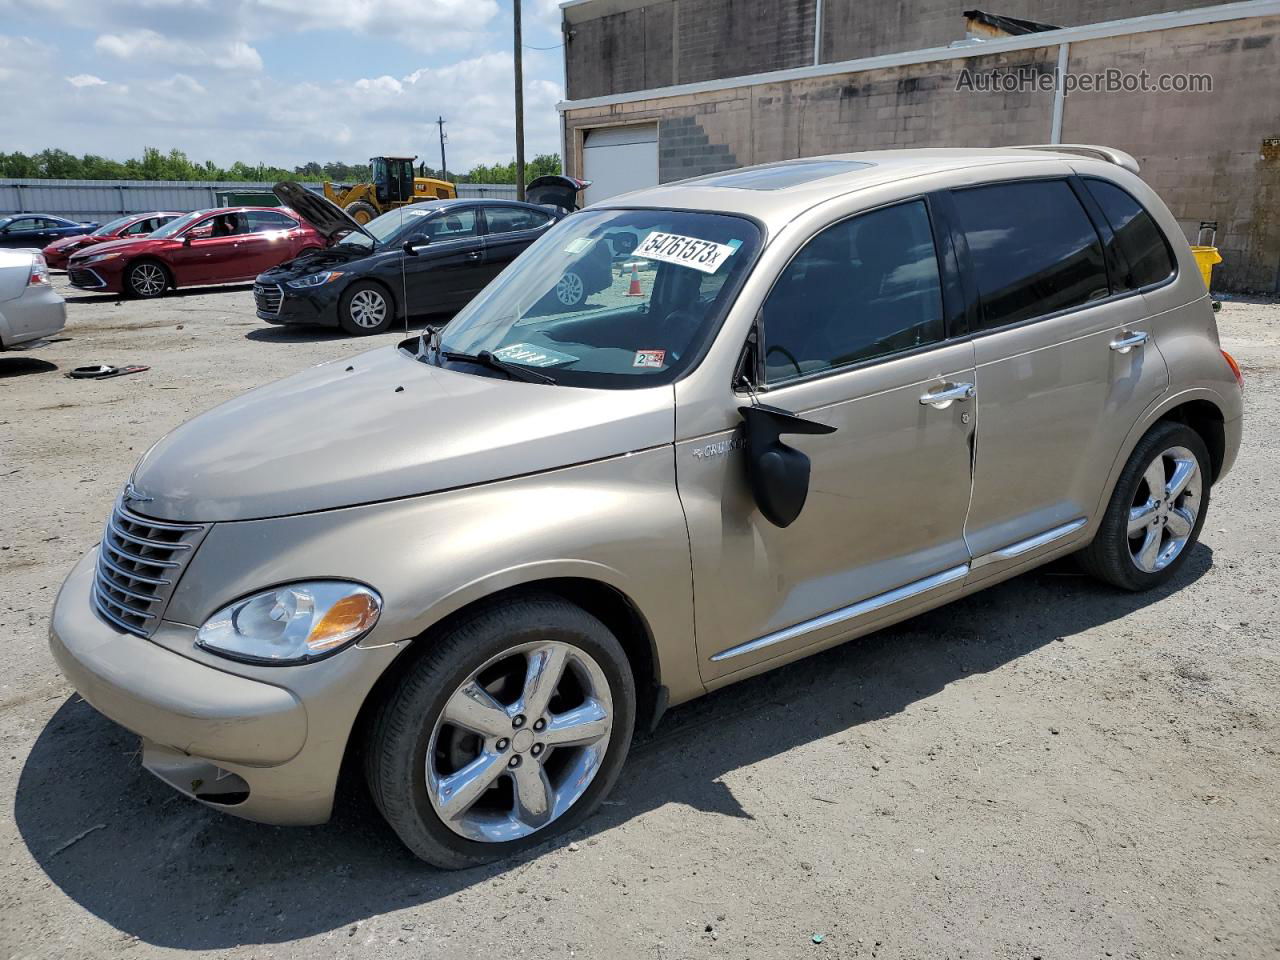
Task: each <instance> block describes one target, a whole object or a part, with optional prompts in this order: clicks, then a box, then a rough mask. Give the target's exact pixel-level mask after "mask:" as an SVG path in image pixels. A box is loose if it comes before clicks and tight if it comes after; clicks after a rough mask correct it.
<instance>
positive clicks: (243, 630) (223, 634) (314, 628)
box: [196, 580, 382, 664]
mask: <svg viewBox="0 0 1280 960" xmlns="http://www.w3.org/2000/svg"><path fill="white" fill-rule="evenodd" d="M381 612H382V598H381V597H379V596H378V595H377V594H376V593H374V592H373V591H372V590H370V589H369V588H368V587H362V586H360V585H359V584H355V583H347V582H344V581H341V580H314V581H311V582H308V583H290V584H287V585H285V586H282V587H276V588H275V589H272V590H264V591H263V592H262V593H255V594H254V595H253V596H251V597H245V598H244V599H242V600H237V601H236V602H235V603H233V604H231V605H230V606H226V607H223V608H222V609H221V610H219V611H218V612H217V613H215V614H214V615H213V616H212V617H210V618H209V619H208V620H206V621H205V623H204V626H202V627H201V628H200V632H199V633H197V634H196V643H197V644H198V645H199V646H201V647H204V648H205V649H207V650H211V651H213V652H214V653H218V654H221V655H223V656H225V657H230V658H232V659H233V660H249V661H253V662H256V663H277V664H278V663H305V662H306V661H308V660H318V659H320V658H321V657H327V656H329V655H330V654H332V653H336V652H337V651H338V650H341V649H342V648H343V647H345V646H346V645H347V644H349V643H351V642H353V641H354V640H357V639H358V638H360V637H362V636H363V635H364V634H366V633H368V632H369V631H370V630H372V629H373V625H374V624H375V623H377V622H378V614H379V613H381Z"/></svg>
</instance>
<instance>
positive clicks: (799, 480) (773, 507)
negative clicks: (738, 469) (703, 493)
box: [738, 404, 836, 527]
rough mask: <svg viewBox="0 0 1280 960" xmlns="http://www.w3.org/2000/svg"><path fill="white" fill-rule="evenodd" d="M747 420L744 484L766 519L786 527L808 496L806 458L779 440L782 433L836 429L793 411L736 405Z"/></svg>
mask: <svg viewBox="0 0 1280 960" xmlns="http://www.w3.org/2000/svg"><path fill="white" fill-rule="evenodd" d="M738 412H739V413H740V414H742V419H743V421H744V422H745V423H746V434H747V436H746V440H747V486H748V487H750V488H751V495H752V496H753V497H755V501H756V506H758V507H759V508H760V512H761V513H762V514H764V517H765V519H766V520H768V521H769V522H770V523H772V524H773V525H774V526H777V527H789V526H791V524H792V523H794V522H795V520H796V517H798V516H800V511H801V510H803V509H804V502H805V500H806V499H808V496H809V467H810V464H809V458H808V457H807V456H805V455H804V454H803V453H801V452H800V451H799V450H797V449H795V448H794V447H789V446H787V445H786V444H785V443H783V442H782V439H781V434H784V433H808V434H825V433H835V430H836V428H835V427H832V426H828V425H827V424H825V423H818V422H816V421H814V420H806V419H804V418H803V417H797V416H796V415H795V414H794V413H789V412H788V411H786V410H780V409H779V408H777V407H769V406H765V405H764V404H755V405H754V406H749V407H739V408H738Z"/></svg>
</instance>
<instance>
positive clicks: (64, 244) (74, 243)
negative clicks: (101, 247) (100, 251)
mask: <svg viewBox="0 0 1280 960" xmlns="http://www.w3.org/2000/svg"><path fill="white" fill-rule="evenodd" d="M97 242H98V238H97V237H91V236H90V235H89V234H87V233H81V234H77V235H76V236H74V237H63V238H62V239H61V240H55V241H53V243H51V244H49V245H48V246H47V247H45V249H46V250H53V251H55V252H59V251H62V250H66V249H67V248H68V247H82V246H84V245H85V244H86V243H97Z"/></svg>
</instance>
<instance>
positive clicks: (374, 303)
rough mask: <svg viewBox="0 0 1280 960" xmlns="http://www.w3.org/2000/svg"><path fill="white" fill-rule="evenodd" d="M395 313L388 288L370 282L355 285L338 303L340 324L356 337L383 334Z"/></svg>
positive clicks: (347, 290) (350, 287)
mask: <svg viewBox="0 0 1280 960" xmlns="http://www.w3.org/2000/svg"><path fill="white" fill-rule="evenodd" d="M394 312H395V311H394V310H393V309H392V306H391V297H390V295H389V294H388V293H387V291H386V288H385V287H382V286H380V285H379V284H376V283H373V282H372V281H369V280H361V281H359V282H357V283H353V284H352V285H351V286H349V287H348V288H347V289H346V291H345V292H344V293H343V294H342V299H341V300H340V301H339V302H338V322H339V323H340V324H341V325H342V329H343V330H345V331H347V333H352V334H355V335H356V336H365V335H367V334H372V333H382V332H383V331H384V330H386V329H387V327H389V326H391V319H392V315H393V314H394Z"/></svg>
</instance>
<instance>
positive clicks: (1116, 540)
mask: <svg viewBox="0 0 1280 960" xmlns="http://www.w3.org/2000/svg"><path fill="white" fill-rule="evenodd" d="M1209 470H1210V464H1209V452H1208V450H1207V448H1206V447H1205V445H1204V441H1203V440H1202V439H1201V438H1200V435H1199V434H1198V433H1196V432H1195V431H1194V430H1192V429H1191V428H1190V427H1188V426H1186V425H1185V424H1181V423H1172V422H1167V421H1166V422H1162V423H1158V424H1156V425H1155V426H1154V427H1153V428H1152V429H1151V430H1150V431H1148V433H1147V434H1146V436H1144V437H1143V438H1142V439H1141V440H1140V441H1138V445H1137V447H1136V448H1134V451H1133V453H1132V454H1131V455H1130V457H1129V462H1128V463H1126V464H1125V468H1124V470H1123V471H1122V472H1121V474H1120V479H1119V480H1118V481H1117V482H1116V488H1115V491H1114V492H1113V493H1112V495H1111V502H1110V503H1109V504H1108V506H1107V512H1106V513H1105V514H1104V515H1103V518H1102V524H1101V526H1100V527H1099V528H1098V533H1097V536H1095V537H1094V539H1093V542H1092V543H1091V544H1089V546H1087V547H1086V548H1085V549H1084V550H1083V551H1081V553H1080V562H1081V565H1082V566H1083V567H1084V568H1085V570H1087V571H1088V572H1089V573H1091V574H1093V575H1094V576H1095V577H1097V578H1098V579H1099V580H1103V581H1106V582H1107V583H1110V584H1112V585H1113V586H1117V587H1120V588H1121V589H1123V590H1134V591H1138V590H1150V589H1151V588H1152V587H1156V586H1159V585H1160V584H1162V583H1164V582H1165V581H1166V580H1168V579H1169V578H1170V577H1172V576H1173V575H1174V574H1175V573H1176V572H1177V571H1178V568H1179V567H1181V566H1182V564H1183V563H1184V562H1186V559H1187V554H1189V553H1190V552H1191V548H1192V547H1193V546H1194V545H1195V543H1196V540H1197V538H1198V537H1199V536H1200V528H1201V527H1203V526H1204V520H1205V514H1206V513H1207V511H1208V509H1209V483H1210V473H1209Z"/></svg>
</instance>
